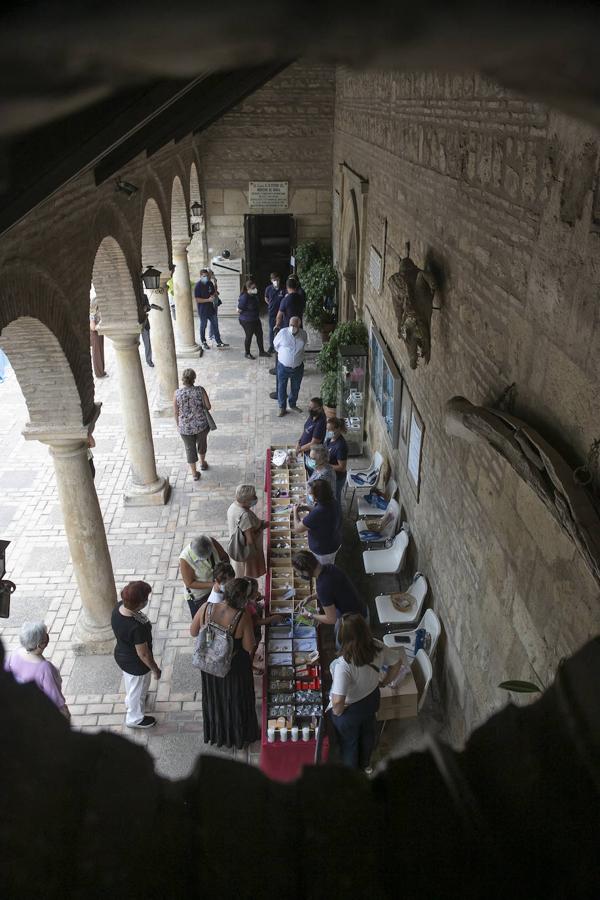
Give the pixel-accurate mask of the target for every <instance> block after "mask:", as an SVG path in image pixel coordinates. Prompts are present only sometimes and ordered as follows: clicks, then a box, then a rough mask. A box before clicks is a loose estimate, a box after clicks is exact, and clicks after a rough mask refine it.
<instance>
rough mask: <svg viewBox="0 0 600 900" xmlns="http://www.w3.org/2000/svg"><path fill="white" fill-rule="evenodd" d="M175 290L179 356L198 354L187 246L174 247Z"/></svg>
mask: <svg viewBox="0 0 600 900" xmlns="http://www.w3.org/2000/svg"><path fill="white" fill-rule="evenodd" d="M173 263H174V264H175V272H174V273H173V291H174V296H175V309H176V311H177V318H176V320H175V333H176V337H177V356H197V355H198V351H199V349H200V348H199V346H198V344H197V343H196V338H195V334H194V301H193V298H192V287H191V283H190V268H189V264H188V256H187V251H186V248H185V247H174V248H173Z"/></svg>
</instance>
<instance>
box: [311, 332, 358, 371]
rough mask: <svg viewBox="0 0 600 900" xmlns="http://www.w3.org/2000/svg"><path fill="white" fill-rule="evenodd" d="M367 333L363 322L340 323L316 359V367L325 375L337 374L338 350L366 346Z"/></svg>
mask: <svg viewBox="0 0 600 900" xmlns="http://www.w3.org/2000/svg"><path fill="white" fill-rule="evenodd" d="M368 342H369V332H368V331H367V326H366V325H365V323H364V322H359V321H355V322H340V324H339V325H338V326H337V327H336V329H335V331H334V332H333V334H332V335H331V337H330V338H329V342H328V343H327V344H325V346H324V347H323V349H322V350H321V351H320V352H319V355H318V357H317V366H318V367H319V369H320V370H321V372H324V373H325V374H326V373H328V372H337V365H338V350H339V348H340V347H347V346H349V345H350V344H359V345H362V346H364V347H366V346H368Z"/></svg>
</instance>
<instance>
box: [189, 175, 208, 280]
mask: <svg viewBox="0 0 600 900" xmlns="http://www.w3.org/2000/svg"><path fill="white" fill-rule="evenodd" d="M189 183H190V190H189V196H190V206H191V204H192V203H193V202H194V200H197V201H198V202H199V203H201V204H202V208H203V209H204V201H203V199H202V191H201V188H200V178H199V176H198V165H197V163H196V161H195V160H194V161H193V162H192V163H191V165H190V182H189ZM205 221H206V220H205V217H204V214H203V216H202V222H201V225H200V230H199V231H194V232H193V234H192V238H191V240H190V243H189V245H188V259H189V262H190V272H191V273H192V274H193V275H194V276H195V277H197V276H198V272H199V271H200V269H201V268H202V267H203V266H205V265H207V264H208V249H207V244H206V226H205Z"/></svg>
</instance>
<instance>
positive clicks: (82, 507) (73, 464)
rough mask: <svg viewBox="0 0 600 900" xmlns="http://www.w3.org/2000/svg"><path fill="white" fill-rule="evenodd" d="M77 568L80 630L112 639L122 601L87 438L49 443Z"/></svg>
mask: <svg viewBox="0 0 600 900" xmlns="http://www.w3.org/2000/svg"><path fill="white" fill-rule="evenodd" d="M50 455H51V456H52V460H53V462H54V469H55V472H56V483H57V486H58V496H59V499H60V505H61V508H62V514H63V520H64V525H65V532H66V535H67V541H68V543H69V550H70V552H71V559H72V561H73V571H74V573H75V578H76V579H77V584H78V586H79V593H80V595H81V603H82V606H83V609H82V612H81V616H80V618H79V621H78V623H77V628H76V634H77V635H78V637H79V638H80V639H81V640H83V641H84V642H85V643H86V644H90V643H91V644H96V645H97V649H98V650H100V649H105V648H100V643H104V642H106V641H112V639H113V633H112V629H111V627H110V616H111V613H112V610H113V607H114V605H115V603H116V601H117V592H116V588H115V579H114V576H113V570H112V562H111V559H110V554H109V552H108V544H107V541H106V532H105V530H104V521H103V519H102V512H101V511H100V504H99V503H98V495H97V494H96V488H95V486H94V480H93V478H92V473H91V470H90V465H89V462H88V458H87V443H86V442H85V441H83V440H70V441H61V442H60V443H50Z"/></svg>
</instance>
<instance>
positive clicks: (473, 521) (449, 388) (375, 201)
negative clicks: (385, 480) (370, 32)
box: [333, 69, 600, 740]
mask: <svg viewBox="0 0 600 900" xmlns="http://www.w3.org/2000/svg"><path fill="white" fill-rule="evenodd" d="M599 148H600V138H599V135H598V133H596V132H594V131H592V130H591V129H589V128H588V127H587V126H584V125H581V124H578V123H575V122H573V121H570V120H568V119H566V118H565V117H564V116H562V115H558V114H556V113H554V112H553V111H551V110H548V109H547V108H545V107H543V106H541V105H540V104H537V103H533V102H530V101H527V100H524V99H522V98H520V97H518V96H515V95H513V94H511V93H509V92H507V91H504V90H502V89H501V88H500V87H498V86H497V85H495V84H493V83H490V82H488V81H486V80H485V79H483V78H480V77H478V76H475V75H461V76H458V75H453V76H450V75H447V76H445V75H443V74H432V73H406V74H395V73H381V74H379V73H362V74H361V73H354V72H350V71H347V70H344V69H340V70H338V73H337V91H336V114H335V131H334V151H333V158H334V173H335V181H334V188H336V189H337V190H338V191H340V192H342V193H343V191H342V175H341V172H340V164H342V163H345V164H346V165H347V166H348V167H350V168H351V169H352V170H353V171H354V172H355V173H357V174H358V175H359V176H360V177H361V178H363V179H366V180H367V181H368V192H367V215H366V221H363V224H362V230H363V234H361V235H360V236H359V254H362V255H363V257H362V258H363V260H366V263H367V264H366V266H365V267H364V271H365V276H364V279H363V284H362V285H359V288H358V294H359V304H360V303H361V302H362V304H363V314H364V317H365V319H366V320H367V321H371V320H372V321H374V322H375V323H376V325H377V326H378V328H379V330H380V331H381V333H382V334H383V335H384V338H385V341H386V342H387V345H388V347H389V350H390V352H391V354H392V356H393V358H394V360H395V362H396V364H397V366H398V368H399V369H400V370H401V372H402V374H403V376H404V377H405V380H406V384H407V386H408V389H409V391H410V393H411V395H412V398H413V401H414V403H415V405H416V407H417V409H418V410H419V412H420V414H421V416H422V418H423V421H424V425H425V436H424V443H423V457H422V467H421V491H420V498H419V502H417V501H416V497H415V494H414V492H413V491H412V489H411V487H410V485H409V483H408V480H407V476H406V469H405V465H404V463H403V462H402V461H401V459H400V454H399V451H398V449H397V448H394V447H391V446H390V445H389V442H388V440H387V437H386V436H385V433H384V429H383V427H382V423H381V418H380V416H379V414H378V413H377V411H376V410H374V409H373V407H372V404H371V405H370V410H369V412H370V415H369V426H368V429H369V438H370V443H371V445H372V447H373V448H376V447H380V448H382V449H383V450H384V452H385V453H386V454H387V456H388V458H389V460H390V461H391V463H392V465H393V467H394V470H395V473H396V478H397V480H398V482H399V485H400V500H401V503H402V504H403V505H404V508H405V510H406V514H407V518H408V521H409V523H410V525H411V528H412V534H413V537H414V547H415V553H416V557H415V558H414V559H413V560H412V562H413V563H414V565H415V567H417V568H418V569H420V570H421V571H422V572H424V573H425V574H426V575H427V577H428V579H429V582H430V585H431V590H432V599H433V606H434V608H435V609H436V610H437V611H438V613H439V615H440V618H441V619H442V622H443V626H444V631H445V639H444V641H443V642H442V646H441V656H440V659H439V660H438V665H439V667H440V669H441V668H443V669H444V674H445V676H446V677H444V678H440V679H439V683H440V685H441V684H445V685H446V686H447V690H448V695H447V700H448V709H449V713H450V719H451V724H452V726H453V727H454V734H455V736H456V738H457V740H460V739H461V738H462V737H463V736H464V734H465V733H466V731H467V730H470V729H471V728H472V727H473V726H474V725H475V724H477V722H479V721H481V720H482V719H483V718H484V717H485V716H487V715H488V714H489V712H490V711H491V710H493V709H495V708H497V707H498V706H500V705H502V704H503V703H504V702H506V699H507V695H506V694H505V693H504V692H502V691H500V690H499V689H498V688H497V685H498V683H499V682H500V681H502V680H503V679H506V678H528V679H532V678H534V677H536V676H537V677H539V678H541V680H542V681H543V682H544V683H547V682H548V681H550V680H551V679H552V677H553V674H554V672H555V671H556V666H557V664H558V661H559V659H560V658H561V657H562V656H565V655H569V654H571V653H572V652H573V651H574V650H575V649H576V648H577V647H578V646H580V645H581V644H582V643H583V642H584V641H585V640H586V639H587V638H588V637H589V636H590V635H591V634H593V633H596V632H597V631H598V629H599V626H600V597H599V593H600V592H599V589H598V586H597V585H596V584H595V582H594V581H593V579H592V577H591V575H590V574H589V573H588V570H587V569H586V568H585V566H584V564H583V562H582V561H581V559H580V557H579V555H578V554H577V553H576V551H575V548H574V545H573V544H572V543H571V541H570V540H569V539H568V538H567V537H566V535H565V534H564V533H563V532H562V531H561V530H560V529H559V527H558V526H557V525H556V524H555V523H554V520H553V519H552V518H551V517H550V515H549V513H548V512H547V511H546V510H545V508H544V507H543V505H542V504H541V502H540V501H539V500H538V499H537V497H536V496H535V495H534V494H533V492H532V491H531V490H530V489H529V488H528V487H527V486H526V485H525V484H524V483H522V482H521V481H520V479H519V478H518V477H517V476H516V475H515V474H514V473H513V471H512V469H511V468H510V467H509V466H508V465H507V464H505V463H504V462H503V461H502V459H501V458H500V457H499V456H498V455H497V454H496V453H495V452H494V451H492V450H491V449H488V448H486V447H481V446H469V445H467V444H464V443H462V442H460V441H459V440H458V439H456V438H450V437H448V436H447V435H446V433H445V431H444V425H443V410H444V404H445V402H446V400H447V399H449V398H450V397H452V396H453V395H457V394H460V395H463V396H465V397H467V398H468V399H470V400H471V401H472V402H474V403H476V404H486V403H492V402H494V401H495V399H496V398H497V397H498V396H499V395H500V394H501V393H502V391H503V389H504V388H505V387H506V386H507V385H509V384H511V383H512V382H515V383H516V390H517V394H516V406H515V409H514V413H515V415H517V416H519V417H521V418H523V419H525V420H527V421H528V422H530V423H531V424H532V425H533V426H535V427H536V428H538V430H539V431H541V433H542V434H543V435H544V436H545V437H546V438H548V439H549V440H550V441H551V442H552V443H554V445H555V446H556V447H557V448H558V449H559V450H560V451H562V452H563V454H564V455H565V456H566V457H567V459H568V460H569V461H570V462H571V463H573V464H575V465H576V464H578V463H581V462H582V461H584V459H585V457H586V455H587V451H588V449H589V446H590V443H591V441H592V440H593V439H594V438H596V437H599V436H600V425H599V423H600V415H599V406H598V388H599V385H600V303H599V301H598V298H599V296H600V233H599V224H600V223H599V217H598V191H599V186H598V158H599ZM342 202H347V198H346V201H344V198H343V197H342ZM385 219H387V241H386V248H385V249H386V260H385V271H384V278H383V289H382V291H381V292H377V291H376V290H374V289H373V288H372V287H371V285H370V282H369V275H368V254H369V248H370V246H371V245H373V246H375V248H376V249H377V250H378V251H380V252H382V250H383V248H382V246H381V243H382V234H383V233H384V229H383V227H382V224H383V221H384V220H385ZM339 230H340V226H339V225H338V224H337V217H336V224H334V244H335V243H336V242H338V241H340V239H341V235H340V233H339ZM407 240H410V241H411V256H412V258H413V259H414V261H415V262H416V263H417V264H418V265H419V266H421V267H422V266H423V265H424V264H425V262H426V260H428V261H429V262H433V264H434V265H435V266H436V267H437V269H438V270H439V271H441V273H442V276H443V278H442V280H443V289H442V290H441V291H440V293H439V294H438V297H437V301H436V305H439V306H441V309H440V310H439V311H435V312H434V313H433V323H432V351H431V362H430V364H429V366H424V365H423V364H422V363H420V364H419V367H418V369H417V370H416V371H413V370H411V369H410V368H409V366H408V356H407V353H406V350H405V347H404V344H403V343H402V341H401V340H400V339H399V338H398V337H397V324H396V319H395V315H394V310H393V306H392V302H391V295H390V291H389V288H388V287H387V279H388V278H389V277H390V275H392V274H393V273H394V272H395V271H397V267H398V262H399V258H400V255H403V247H404V242H405V241H407ZM340 258H343V251H340ZM438 675H441V671H440V672H438ZM521 702H523V701H522V700H521Z"/></svg>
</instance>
